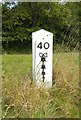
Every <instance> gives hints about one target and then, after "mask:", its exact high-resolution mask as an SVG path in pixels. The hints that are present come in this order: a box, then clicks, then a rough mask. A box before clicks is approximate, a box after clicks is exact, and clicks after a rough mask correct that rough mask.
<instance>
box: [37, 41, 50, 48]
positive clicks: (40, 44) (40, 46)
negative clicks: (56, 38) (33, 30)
mask: <svg viewBox="0 0 81 120" xmlns="http://www.w3.org/2000/svg"><path fill="white" fill-rule="evenodd" d="M37 47H38V48H40V49H42V47H43V45H42V42H40V43H39V44H38V45H37ZM49 47H50V45H49V43H48V42H45V43H44V48H45V49H48V48H49Z"/></svg>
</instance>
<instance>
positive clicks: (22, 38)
mask: <svg viewBox="0 0 81 120" xmlns="http://www.w3.org/2000/svg"><path fill="white" fill-rule="evenodd" d="M80 6H81V2H73V3H72V2H69V3H65V4H61V3H53V2H49V3H48V2H45V3H42V2H34V3H33V2H19V3H18V4H16V3H14V2H12V3H11V2H5V3H3V4H2V5H1V4H0V9H1V7H2V28H3V30H2V52H3V55H2V65H3V67H2V80H3V81H2V82H3V84H2V85H3V86H2V87H3V88H2V117H3V118H18V117H19V118H61V117H64V118H78V117H79V101H80V100H81V95H80V93H79V89H80V88H79V53H78V51H79V49H80V47H79V41H80V36H81V35H80V34H81V32H80V26H81V22H80V21H81V7H80ZM0 27H1V23H0ZM42 28H43V29H45V30H47V31H49V32H52V33H53V35H54V39H53V43H54V45H53V46H54V48H53V49H54V65H53V69H54V70H53V87H52V88H51V89H48V88H47V87H46V86H42V87H41V88H39V87H37V86H36V85H35V83H34V82H32V81H31V80H32V75H31V74H32V69H31V68H32V55H31V48H32V44H31V41H32V38H31V34H32V32H34V31H37V30H40V29H42ZM0 38H1V32H0ZM64 52H67V53H64ZM75 52H76V53H75ZM8 54H10V55H8ZM0 57H1V56H0Z"/></svg>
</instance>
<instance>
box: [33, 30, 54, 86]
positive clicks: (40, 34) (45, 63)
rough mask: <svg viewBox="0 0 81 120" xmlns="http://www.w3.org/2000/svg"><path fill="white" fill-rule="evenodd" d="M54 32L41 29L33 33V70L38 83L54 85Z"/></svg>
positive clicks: (34, 78) (34, 79)
mask: <svg viewBox="0 0 81 120" xmlns="http://www.w3.org/2000/svg"><path fill="white" fill-rule="evenodd" d="M52 53H53V34H52V33H50V32H48V31H46V30H44V29H41V30H38V31H36V32H33V33H32V58H33V60H32V64H33V68H32V72H33V81H36V83H37V85H41V84H43V83H44V84H46V85H47V86H48V87H52Z"/></svg>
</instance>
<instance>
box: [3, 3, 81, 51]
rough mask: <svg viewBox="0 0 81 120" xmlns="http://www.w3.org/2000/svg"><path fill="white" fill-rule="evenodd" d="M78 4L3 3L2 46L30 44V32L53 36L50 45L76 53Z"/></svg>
mask: <svg viewBox="0 0 81 120" xmlns="http://www.w3.org/2000/svg"><path fill="white" fill-rule="evenodd" d="M80 5H81V2H73V3H72V2H67V3H65V4H63V3H59V2H18V3H17V4H16V3H15V2H6V3H4V4H2V41H3V45H4V43H6V44H9V43H10V44H11V43H13V42H16V43H18V42H21V43H24V44H25V43H28V42H31V41H32V32H34V31H37V30H40V29H45V30H47V31H50V32H52V33H53V36H54V39H53V40H54V46H55V45H61V46H62V45H63V46H67V47H69V48H70V49H74V48H76V49H78V50H79V41H80V25H81V22H80V20H81V8H80Z"/></svg>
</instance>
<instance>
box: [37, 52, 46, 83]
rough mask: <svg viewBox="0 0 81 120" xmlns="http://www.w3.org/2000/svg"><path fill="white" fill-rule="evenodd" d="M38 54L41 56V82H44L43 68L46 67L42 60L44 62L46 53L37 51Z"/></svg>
mask: <svg viewBox="0 0 81 120" xmlns="http://www.w3.org/2000/svg"><path fill="white" fill-rule="evenodd" d="M39 56H40V57H41V62H42V66H41V68H42V79H43V82H44V80H45V74H46V73H45V71H44V69H46V67H45V64H44V62H46V57H47V53H44V54H43V53H39Z"/></svg>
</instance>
